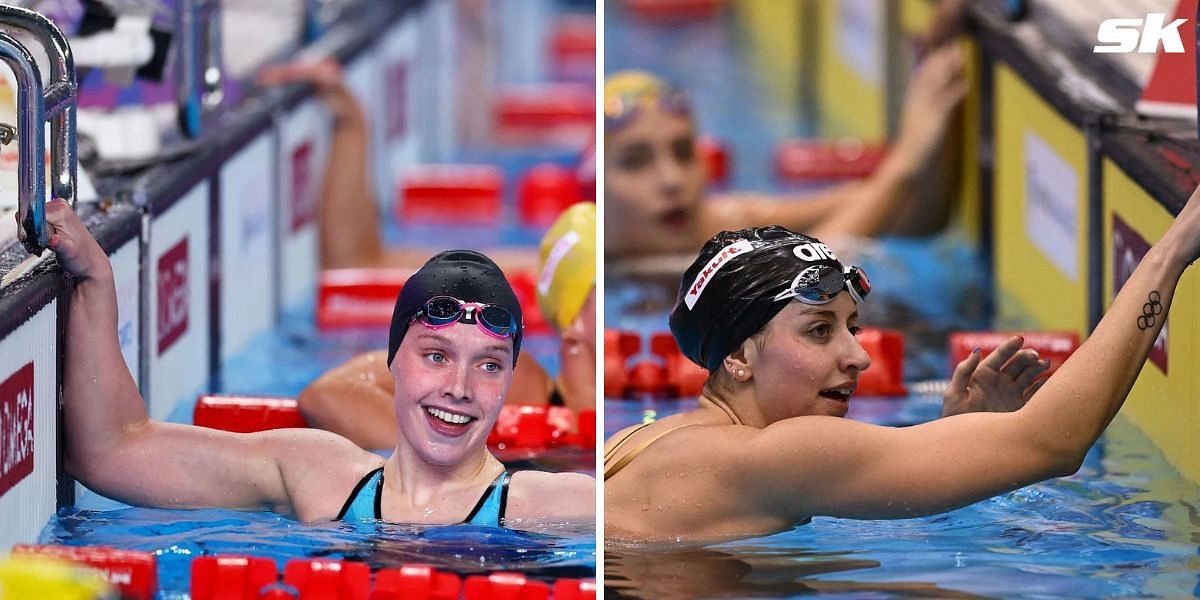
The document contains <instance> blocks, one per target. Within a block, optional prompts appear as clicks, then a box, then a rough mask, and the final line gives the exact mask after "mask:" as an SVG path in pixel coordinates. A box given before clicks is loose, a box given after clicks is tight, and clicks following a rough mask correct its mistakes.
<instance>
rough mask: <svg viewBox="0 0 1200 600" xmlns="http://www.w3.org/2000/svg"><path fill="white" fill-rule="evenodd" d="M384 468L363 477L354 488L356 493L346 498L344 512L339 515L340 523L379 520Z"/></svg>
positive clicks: (353, 492) (351, 493)
mask: <svg viewBox="0 0 1200 600" xmlns="http://www.w3.org/2000/svg"><path fill="white" fill-rule="evenodd" d="M382 482H383V467H379V468H378V469H375V470H374V471H371V472H369V473H367V474H366V475H363V477H362V479H359V480H358V484H357V485H355V486H354V491H352V492H350V496H349V497H348V498H346V503H345V504H343V505H342V511H341V512H339V513H338V516H337V520H339V521H360V520H363V519H378V518H380V517H379V500H380V497H381V495H382V491H383V486H382V485H381V484H382Z"/></svg>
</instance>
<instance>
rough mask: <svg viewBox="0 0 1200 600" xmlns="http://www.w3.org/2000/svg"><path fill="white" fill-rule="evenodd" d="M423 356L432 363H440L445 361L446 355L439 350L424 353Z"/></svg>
mask: <svg viewBox="0 0 1200 600" xmlns="http://www.w3.org/2000/svg"><path fill="white" fill-rule="evenodd" d="M425 358H426V359H427V360H428V361H429V362H432V363H439V364H440V363H444V362H446V355H445V354H442V353H441V352H430V353H428V354H426V355H425Z"/></svg>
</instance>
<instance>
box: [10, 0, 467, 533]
mask: <svg viewBox="0 0 1200 600" xmlns="http://www.w3.org/2000/svg"><path fill="white" fill-rule="evenodd" d="M341 18H342V20H341V21H339V22H338V23H335V24H333V25H332V26H331V27H330V29H329V30H328V31H327V32H326V33H325V35H323V36H322V37H320V38H318V39H317V40H316V41H315V42H313V45H312V46H311V47H309V48H307V49H305V50H304V51H305V52H311V53H314V54H329V55H332V56H334V57H336V58H337V59H338V60H340V61H342V63H343V64H344V66H345V67H344V68H345V70H346V73H347V77H348V80H349V81H350V84H351V87H352V89H354V90H355V92H356V93H357V94H359V95H360V96H361V97H362V100H363V101H364V106H365V109H366V111H367V113H368V114H367V117H368V120H369V121H370V122H372V123H389V122H390V123H391V125H392V126H390V127H374V128H372V132H373V137H372V139H371V140H370V144H371V147H372V148H375V149H378V150H379V151H380V154H377V155H376V156H378V157H379V158H378V159H377V161H376V163H375V164H373V165H371V168H372V169H373V174H372V180H373V182H374V185H375V186H376V190H377V191H378V192H379V193H380V196H381V203H384V202H387V203H389V204H390V201H391V199H392V197H393V195H394V190H395V189H396V186H395V182H396V181H397V179H396V178H397V177H399V175H400V174H401V173H402V172H403V170H404V168H405V167H406V166H407V165H410V164H412V163H414V162H417V161H422V160H425V161H428V160H434V159H437V158H444V157H445V156H446V155H447V152H448V148H450V147H451V146H450V145H449V144H451V143H452V137H450V136H452V134H453V132H454V128H453V124H452V123H450V124H448V122H451V121H453V119H454V118H455V111H456V102H455V101H454V100H453V98H454V96H453V95H451V94H446V92H447V90H452V89H453V86H454V85H455V82H454V81H452V80H453V77H449V76H448V75H447V74H446V73H445V71H446V70H448V69H449V67H448V66H447V65H448V64H450V61H452V60H453V54H452V51H451V49H452V48H453V47H454V44H455V43H456V41H455V39H452V38H454V34H453V33H451V32H452V31H454V28H453V27H445V28H442V27H439V25H445V24H447V23H453V19H454V12H453V6H452V3H450V2H441V3H433V2H422V1H420V0H411V1H406V2H395V3H365V6H362V7H360V10H358V11H357V12H355V11H349V12H348V13H346V14H344V15H343V16H342V17H341ZM444 38H445V39H444ZM418 47H421V48H428V49H431V51H430V52H422V53H417V52H416V48H418ZM422 77H428V78H430V81H433V80H436V82H435V83H434V84H433V85H420V83H421V82H422V79H421V78H422ZM388 94H402V95H403V98H400V99H399V100H398V101H394V102H393V101H389V100H387V99H385V98H384V96H387V95H388ZM416 110H423V111H425V112H423V113H420V114H421V117H420V118H413V117H412V114H413V111H416ZM331 127H332V120H331V118H330V116H329V115H328V113H327V111H326V110H325V108H324V107H323V105H322V104H321V103H320V101H319V100H317V99H316V98H315V97H314V96H313V95H312V90H311V89H309V88H307V87H306V86H291V87H288V88H285V89H276V90H269V91H267V92H265V93H263V94H262V96H261V97H258V98H255V99H254V100H253V101H251V102H247V103H246V104H244V105H243V106H242V107H241V108H240V109H239V110H238V111H235V112H231V113H229V114H227V115H225V116H224V118H223V120H222V127H221V128H220V129H214V130H212V131H210V132H207V133H206V134H205V137H204V138H203V139H204V142H205V143H204V144H203V145H202V147H201V149H200V150H198V151H196V152H195V153H194V154H192V155H189V156H187V157H185V158H183V159H181V160H178V161H175V162H172V163H170V164H163V165H159V166H156V167H153V168H152V169H150V170H149V171H147V172H145V173H143V174H141V175H139V176H138V177H137V178H136V179H131V180H128V181H127V182H123V183H121V184H120V185H119V186H118V188H119V189H118V192H117V193H116V199H117V200H118V203H117V204H115V205H114V206H113V207H112V208H110V209H109V210H108V211H107V213H102V212H100V211H98V210H96V209H95V208H94V207H80V215H81V217H82V218H83V219H84V221H85V223H86V224H87V225H88V227H89V229H91V230H92V232H93V235H95V237H96V239H97V241H98V242H100V245H101V247H103V248H104V249H105V251H106V252H108V253H109V255H110V259H111V261H112V264H113V271H114V278H115V280H116V287H117V302H118V315H117V320H118V323H117V329H118V337H119V340H120V343H121V352H122V355H123V357H124V358H125V361H126V363H127V364H128V366H129V368H130V371H131V373H132V375H133V377H134V380H135V381H137V382H138V384H139V387H140V389H141V390H142V392H143V394H144V395H145V396H146V397H147V403H148V410H149V412H150V414H151V416H152V417H155V418H163V417H166V416H168V415H169V414H172V413H175V412H178V407H179V406H181V405H182V403H183V402H186V401H190V400H191V399H193V398H195V395H196V394H197V392H199V391H200V390H201V389H203V388H206V387H209V386H212V385H219V382H218V380H217V379H216V377H217V374H218V373H219V369H220V367H221V365H222V363H223V362H224V361H225V360H226V359H228V358H229V357H231V356H233V355H234V354H236V353H238V352H239V351H242V350H244V349H245V347H246V344H247V342H248V341H249V340H250V339H251V338H252V337H254V336H255V335H258V334H259V333H262V332H264V331H266V330H267V329H269V328H270V327H272V326H274V325H275V324H276V323H277V322H278V321H279V320H280V318H281V315H282V314H283V313H284V312H285V311H292V310H296V309H298V308H302V307H304V306H307V305H308V304H310V303H311V302H312V296H313V294H314V288H315V282H316V274H317V232H316V223H315V217H316V214H315V209H316V205H317V198H318V194H319V193H320V190H321V183H322V182H321V176H322V173H323V172H324V168H325V162H326V158H327V156H328V152H329V140H330V137H331V136H330V132H331ZM439 151H440V152H441V154H437V153H436V152H439ZM27 258H28V255H27V254H25V252H24V250H22V249H20V248H19V246H16V245H13V246H11V247H9V248H6V249H0V272H7V271H8V270H10V269H12V268H14V267H17V266H18V265H19V264H20V263H22V262H23V261H26V259H27ZM52 265H53V261H49V262H43V263H42V264H39V265H37V266H35V267H33V268H32V269H31V270H30V271H29V272H28V273H26V274H24V275H22V276H21V277H19V278H17V279H16V280H15V282H14V283H12V284H9V285H6V286H5V287H3V288H0V433H2V434H3V436H0V437H2V439H3V444H0V552H3V551H5V550H6V549H7V548H9V547H11V546H12V545H13V544H16V543H21V542H33V541H35V540H36V538H37V535H38V533H39V532H40V531H41V529H42V527H43V526H44V525H45V524H46V522H47V520H48V519H49V518H50V517H51V516H52V515H53V514H54V512H55V511H56V509H57V508H58V507H64V506H71V505H72V504H73V503H74V500H75V496H76V494H77V493H79V491H80V490H81V488H78V487H77V486H76V485H75V484H74V481H73V480H72V479H71V478H70V477H69V476H68V475H67V474H66V473H65V471H64V470H63V468H62V456H61V440H60V439H59V438H60V431H59V429H58V406H59V402H60V397H59V390H60V386H61V382H62V378H61V372H62V368H61V361H62V356H61V348H62V346H61V343H62V336H63V331H64V328H65V316H66V314H67V311H68V310H69V309H68V306H67V305H68V303H69V300H70V289H69V282H68V281H67V280H66V279H65V278H64V277H63V276H62V275H61V273H60V271H59V270H58V269H57V268H56V267H53V266H52ZM10 405H11V406H10ZM18 406H19V407H20V408H21V410H20V411H18V410H17V408H18ZM27 406H29V407H32V410H26V409H25V407H27ZM5 410H7V412H5ZM12 415H16V416H15V417H13V416H12ZM30 418H32V423H29V419H30ZM31 425H32V426H31ZM16 434H19V435H20V436H21V437H13V436H14V435H16ZM14 449H15V451H14Z"/></svg>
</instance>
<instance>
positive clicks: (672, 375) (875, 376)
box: [604, 327, 907, 398]
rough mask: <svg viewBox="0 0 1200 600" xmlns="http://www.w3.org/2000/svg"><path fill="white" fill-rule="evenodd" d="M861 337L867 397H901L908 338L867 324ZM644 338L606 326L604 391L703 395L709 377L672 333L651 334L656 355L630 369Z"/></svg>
mask: <svg viewBox="0 0 1200 600" xmlns="http://www.w3.org/2000/svg"><path fill="white" fill-rule="evenodd" d="M859 342H860V343H862V345H863V348H864V349H865V350H866V351H867V354H868V355H869V356H870V357H871V368H870V369H867V370H866V371H863V373H862V374H861V375H860V376H859V379H858V388H857V390H858V393H859V394H861V395H864V396H903V395H905V394H906V393H907V391H906V390H905V387H904V337H903V335H901V334H900V332H898V331H891V330H885V329H875V328H871V327H866V328H863V330H862V332H860V333H859ZM640 346H641V338H640V336H639V335H638V334H637V333H634V332H629V331H617V330H613V329H606V330H604V395H605V396H607V397H610V398H624V397H627V396H629V395H652V396H667V397H675V398H682V397H688V396H696V395H699V394H700V392H701V391H702V390H703V389H704V383H705V382H706V381H707V380H708V370H706V369H704V368H701V367H700V366H698V365H696V364H695V363H693V362H692V361H690V360H688V358H687V357H685V356H684V355H683V353H682V352H680V351H679V346H678V345H677V344H676V343H675V338H674V337H673V336H672V335H671V333H670V332H666V331H660V332H657V333H654V334H651V336H650V351H651V353H652V354H654V355H655V356H656V357H657V359H658V360H654V359H646V360H639V361H637V362H635V363H634V364H632V365H630V366H629V367H628V368H627V369H626V368H625V363H626V362H627V361H628V359H629V358H630V357H631V356H634V355H636V354H637V353H638V351H639V348H640Z"/></svg>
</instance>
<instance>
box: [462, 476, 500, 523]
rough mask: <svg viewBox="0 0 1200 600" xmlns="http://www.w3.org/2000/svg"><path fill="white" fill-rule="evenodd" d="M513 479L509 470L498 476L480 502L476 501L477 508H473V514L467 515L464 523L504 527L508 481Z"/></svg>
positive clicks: (484, 492) (480, 498)
mask: <svg viewBox="0 0 1200 600" xmlns="http://www.w3.org/2000/svg"><path fill="white" fill-rule="evenodd" d="M511 479H512V476H511V475H510V474H509V473H508V471H504V472H502V473H500V475H498V476H496V478H495V479H494V480H492V483H491V484H490V485H488V487H487V489H486V490H484V491H483V495H482V496H480V497H479V502H476V503H475V508H472V509H471V514H469V515H467V518H466V519H464V520H463V523H464V524H466V525H480V526H484V527H502V526H503V522H504V513H505V512H507V511H508V482H509V480H511Z"/></svg>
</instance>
